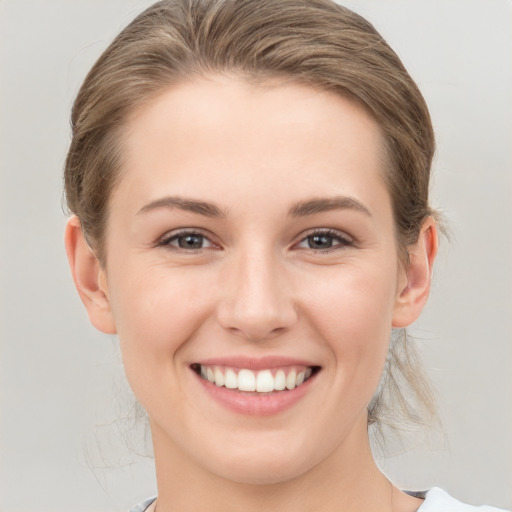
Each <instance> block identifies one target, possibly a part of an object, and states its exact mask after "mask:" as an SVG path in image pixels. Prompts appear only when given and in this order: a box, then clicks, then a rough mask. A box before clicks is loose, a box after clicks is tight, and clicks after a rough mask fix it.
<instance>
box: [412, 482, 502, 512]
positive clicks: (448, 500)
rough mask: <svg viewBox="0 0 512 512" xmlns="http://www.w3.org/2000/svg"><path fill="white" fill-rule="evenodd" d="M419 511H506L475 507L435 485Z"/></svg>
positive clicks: (484, 506) (427, 494)
mask: <svg viewBox="0 0 512 512" xmlns="http://www.w3.org/2000/svg"><path fill="white" fill-rule="evenodd" d="M418 512H506V511H504V510H503V509H499V508H495V507H489V506H486V505H483V506H479V507H475V506H473V505H466V504H465V503H462V502H460V501H458V500H456V499H455V498H452V497H451V496H450V495H449V494H448V493H447V492H446V491H444V490H443V489H440V488H439V487H433V488H432V489H431V490H430V491H428V492H427V493H426V495H425V501H424V502H423V504H422V505H421V507H420V508H419V509H418Z"/></svg>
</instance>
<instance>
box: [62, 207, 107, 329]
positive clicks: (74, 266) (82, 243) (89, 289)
mask: <svg viewBox="0 0 512 512" xmlns="http://www.w3.org/2000/svg"><path fill="white" fill-rule="evenodd" d="M64 239H65V243H66V252H67V255H68V261H69V266H70V268H71V274H72V275H73V281H74V282H75V286H76V289H77V291H78V294H79V295H80V298H81V299H82V302H83V303H84V306H85V308H86V309H87V313H88V314H89V320H90V322H91V323H92V324H93V325H94V327H96V329H98V330H100V331H102V332H104V333H106V334H115V333H116V327H115V322H114V317H113V315H112V310H111V308H110V301H109V298H108V289H107V279H106V274H105V270H104V269H103V267H102V266H101V264H100V262H99V260H98V258H97V257H96V254H94V251H93V250H92V249H91V247H90V246H89V244H88V243H87V240H86V239H85V236H84V234H83V231H82V226H81V224H80V220H79V219H78V217H77V216H76V215H74V216H72V217H71V218H70V219H69V220H68V223H67V225H66V231H65V235H64Z"/></svg>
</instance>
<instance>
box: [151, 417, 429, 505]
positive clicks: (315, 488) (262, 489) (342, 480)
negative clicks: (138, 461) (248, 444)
mask: <svg viewBox="0 0 512 512" xmlns="http://www.w3.org/2000/svg"><path fill="white" fill-rule="evenodd" d="M152 433H153V443H154V448H155V464H156V472H157V483H158V501H157V512H173V511H178V510H179V511H180V512H197V510H208V511H209V512H239V511H240V510H244V512H261V510H265V507H268V509H269V510H279V511H280V512H292V511H293V512H305V511H310V510H315V512H339V511H340V510H343V511H346V512H349V511H354V512H356V511H358V512H359V511H361V510H365V512H372V511H375V512H376V511H379V512H382V511H386V510H389V511H392V510H411V511H412V510H416V508H417V506H419V505H418V503H415V504H412V501H411V500H412V498H411V499H410V500H409V497H406V498H403V497H405V495H403V494H401V493H400V491H398V490H397V489H395V490H394V491H393V487H392V485H391V483H390V482H389V481H388V480H387V478H386V477H385V476H384V475H383V474H382V473H381V472H380V470H379V469H378V467H377V465H376V464H375V462H374V459H373V456H372V453H371V449H370V444H369V440H368V435H367V429H366V423H364V424H363V425H359V426H358V428H356V429H355V430H354V432H352V433H351V435H350V436H349V438H347V439H346V440H345V441H344V442H343V443H342V445H340V446H339V447H338V449H337V450H336V451H335V452H334V453H332V454H331V455H330V456H329V457H328V458H327V459H325V460H323V461H322V462H320V463H319V464H317V465H316V466H314V467H313V468H311V469H309V470H308V471H307V472H305V473H303V474H300V475H297V476H296V477H294V478H291V479H288V480H286V481H280V482H279V483H270V484H268V483H265V484H254V483H241V482H235V481H232V480H229V479H226V478H223V477H222V476H219V475H216V474H214V473H212V472H211V471H208V470H206V469H205V468H204V467H201V466H200V465H199V464H197V463H196V462H195V461H192V460H190V458H189V457H187V455H186V454H184V453H183V451H181V450H180V449H179V448H178V447H176V446H175V445H173V444H171V443H169V439H168V438H167V437H166V436H165V434H164V433H162V432H161V431H159V429H158V428H157V427H156V426H155V425H152ZM404 499H407V500H409V502H410V504H411V506H410V507H409V508H407V507H405V506H402V505H403V501H404ZM393 501H395V502H399V504H402V505H400V506H394V505H393ZM414 505H416V506H414Z"/></svg>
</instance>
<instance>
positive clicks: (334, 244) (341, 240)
mask: <svg viewBox="0 0 512 512" xmlns="http://www.w3.org/2000/svg"><path fill="white" fill-rule="evenodd" d="M353 245H354V241H353V240H352V239H351V238H349V237H348V236H346V235H344V234H343V233H340V232H339V231H335V230H332V229H328V230H317V231H314V232H313V233H310V234H309V235H308V236H306V237H305V238H303V239H302V240H301V241H300V242H299V244H298V245H297V247H299V248H301V249H313V250H315V251H324V252H328V251H329V250H335V249H343V248H344V247H349V246H353Z"/></svg>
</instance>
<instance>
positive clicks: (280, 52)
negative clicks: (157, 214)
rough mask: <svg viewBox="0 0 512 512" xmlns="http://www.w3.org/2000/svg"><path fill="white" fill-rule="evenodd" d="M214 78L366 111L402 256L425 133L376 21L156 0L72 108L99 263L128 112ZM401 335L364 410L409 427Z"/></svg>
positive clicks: (73, 160) (345, 13)
mask: <svg viewBox="0 0 512 512" xmlns="http://www.w3.org/2000/svg"><path fill="white" fill-rule="evenodd" d="M213 73H229V74H235V75H237V76H239V77H241V78H242V79H245V80H249V81H256V82H266V81H269V80H273V79H276V78H277V79H286V80H292V81H294V82H296V83H299V84H305V85H311V86H313V87H315V88H320V89H323V90H328V91H331V92H334V93H336V94H339V95H342V96H344V97H348V98H351V99H352V100H353V101H355V102H357V103H358V104H359V105H361V106H362V107H363V108H365V109H366V110H367V111H368V112H369V113H370V115H371V116H372V117H373V118H374V120H375V121H376V122H377V124H378V125H379V126H380V129H381V131H382V134H383V137H384V141H385V149H386V157H387V158H386V161H387V163H386V168H385V169H384V177H385V180H386V185H387V187H388V190H389V193H390V197H391V201H392V208H393V214H394V222H395V233H396V238H397V245H398V247H399V248H400V251H401V254H402V255H405V258H406V255H407V247H408V246H409V245H410V244H412V243H414V242H416V240H417V239H418V236H419V233H420V229H421V226H422V223H423V221H424V220H425V219H426V218H427V217H428V216H430V215H433V212H432V210H431V209H430V207H429V202H428V191H429V176H430V167H431V161H432V157H433V153H434V147H435V142H434V134H433V130H432V125H431V120H430V116H429V112H428V109H427V106H426V104H425V101H424V99H423V97H422V95H421V93H420V91H419V90H418V88H417V86H416V84H415V83H414V81H413V80H412V78H411V77H410V76H409V74H408V73H407V71H406V70H405V68H404V66H403V65H402V63H401V61H400V59H399V58H398V57H397V55H396V54H395V52H394V51H393V50H392V49H391V48H390V47H389V45H388V44H387V43H386V42H385V41H384V39H383V38H382V37H381V36H380V34H379V33H378V32H377V31H376V30H375V29H374V27H373V26H372V25H371V24H370V23H369V22H368V21H366V20H365V19H363V18H362V17H360V16H359V15H357V14H355V13H354V12H352V11H350V10H349V9H346V8H344V7H342V6H339V5H337V4H335V3H334V2H331V1H329V0H162V1H160V2H157V3H156V4H154V5H153V6H151V7H150V8H148V9H147V10H146V11H144V12H143V13H142V14H140V15H139V16H138V17H137V18H136V19H135V20H134V21H133V22H132V23H130V25H128V26H127V27H126V28H125V29H124V30H123V31H122V32H121V33H120V34H119V35H118V36H117V37H116V39H115V40H114V41H113V42H112V44H111V45H110V46H109V47H108V48H107V49H106V51H105V52H104V53H103V54H102V55H101V57H100V58H99V60H98V61H97V62H96V64H95V65H94V67H93V68H92V69H91V71H90V72H89V74H88V75H87V77H86V79H85V81H84V83H83V85H82V87H81V89H80V91H79V93H78V96H77V98H76V101H75V104H74V107H73V111H72V132H73V135H72V142H71V146H70V149H69V153H68V156H67V160H66V166H65V191H66V198H67V202H68V207H69V209H70V211H71V212H73V213H75V214H76V215H77V216H78V217H79V219H80V221H81V224H82V228H83V231H84V233H85V236H86V237H87V240H88V241H89V243H90V245H91V247H92V248H93V249H94V251H95V252H96V254H97V256H98V258H99V260H100V262H104V261H105V257H106V254H105V237H106V236H107V230H106V226H107V219H108V205H109V198H110V197H111V195H112V191H113V190H114V188H115V186H116V182H117V181H118V180H119V179H120V177H121V176H122V163H123V151H122V137H121V131H122V128H123V126H124V124H125V122H126V120H127V117H128V116H129V115H130V114H131V113H132V112H133V111H134V109H136V108H138V107H140V106H141V105H142V104H144V103H145V102H147V101H149V100H151V99H153V98H154V97H155V96H156V95H157V94H159V93H161V92H162V91H164V90H167V89H169V88H170V87H172V85H173V84H176V83H179V82H183V81H186V80H190V79H193V78H194V77H195V76H202V75H207V74H213ZM404 261H406V259H405V260H404ZM398 334H399V333H398ZM398 334H397V335H396V336H394V337H393V338H392V340H391V344H390V351H389V356H388V361H387V364H386V368H385V371H384V374H383V377H382V381H381V385H380V386H379V390H378V391H377V394H376V395H375V396H374V398H373V400H372V402H371V404H370V405H369V408H368V409H369V423H370V424H371V423H375V422H377V423H378V422H379V421H381V422H382V421H384V422H386V423H387V422H388V419H389V418H394V421H395V422H396V423H399V422H400V420H401V419H406V420H408V421H413V422H414V423H418V422H421V421H423V420H424V419H425V418H426V417H432V415H433V413H434V410H435V408H434V401H433V398H432V394H431V392H430V390H429V387H428V385H427V383H426V381H425V379H424V378H423V377H422V373H421V372H420V368H419V366H418V362H417V358H416V356H415V353H414V351H413V349H414V347H413V346H412V345H411V344H410V342H408V341H407V339H406V337H405V336H400V335H398Z"/></svg>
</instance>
